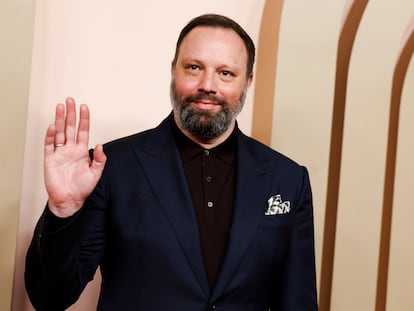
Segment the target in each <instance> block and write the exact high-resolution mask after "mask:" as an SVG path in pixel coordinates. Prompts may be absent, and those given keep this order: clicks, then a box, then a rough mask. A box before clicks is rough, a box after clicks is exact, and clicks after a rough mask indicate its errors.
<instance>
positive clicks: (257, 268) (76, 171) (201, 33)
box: [25, 15, 317, 311]
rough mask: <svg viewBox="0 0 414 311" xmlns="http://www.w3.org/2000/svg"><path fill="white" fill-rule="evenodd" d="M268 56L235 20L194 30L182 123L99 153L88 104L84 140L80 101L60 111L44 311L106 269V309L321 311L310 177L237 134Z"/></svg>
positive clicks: (48, 144) (32, 278)
mask: <svg viewBox="0 0 414 311" xmlns="http://www.w3.org/2000/svg"><path fill="white" fill-rule="evenodd" d="M254 55H255V48H254V44H253V42H252V40H251V39H250V37H249V36H248V35H247V33H246V32H245V31H244V30H243V29H242V28H241V27H240V26H239V25H238V24H237V23H236V22H234V21H233V20H231V19H228V18H226V17H224V16H220V15H202V16H199V17H197V18H195V19H193V20H191V21H190V22H189V23H188V24H187V25H186V26H185V27H184V29H183V30H182V32H181V34H180V36H179V38H178V41H177V47H176V52H175V57H174V60H173V62H172V66H171V75H172V79H171V101H172V107H173V112H172V113H171V115H170V116H168V117H167V118H166V119H165V120H164V121H163V122H162V123H161V124H160V125H159V126H158V127H157V128H155V129H151V130H148V131H145V132H142V133H138V134H135V135H132V136H129V137H125V138H122V139H119V140H116V141H113V142H110V143H107V144H106V145H105V146H102V145H98V146H96V148H95V149H94V151H93V152H92V154H90V155H89V153H88V131H89V112H88V108H87V106H86V105H82V106H81V107H80V120H79V125H78V131H76V113H75V111H76V109H75V103H74V101H73V99H70V98H69V99H67V100H66V107H64V106H63V105H62V104H59V105H57V107H56V116H55V122H54V124H52V125H50V126H49V128H48V130H47V133H46V138H45V147H44V148H45V157H44V166H45V168H44V173H45V184H46V189H47V192H48V195H49V199H48V204H47V207H46V209H45V211H44V213H43V215H42V216H41V218H40V220H39V222H38V224H37V226H36V229H35V234H34V237H33V240H32V243H31V245H30V247H29V250H28V254H27V263H26V273H25V280H26V287H27V291H28V293H29V296H30V299H31V301H32V303H33V305H34V306H35V308H37V309H38V310H64V309H65V308H67V307H68V306H70V305H71V304H72V303H74V302H75V301H76V300H77V299H78V297H79V295H80V294H81V292H82V290H83V289H84V287H85V286H86V284H87V282H88V281H90V280H91V279H92V277H93V275H94V273H95V271H96V269H97V267H98V266H99V267H100V269H101V274H102V285H101V293H100V298H99V305H98V310H123V311H127V310H151V311H157V310H180V311H181V310H185V311H205V310H223V311H236V310H237V311H243V310H245V311H267V310H269V309H270V310H273V311H274V310H284V311H299V310H306V311H311V310H317V302H316V285H315V283H316V282H315V262H314V242H313V241H314V238H313V214H312V213H313V212H312V196H311V190H310V185H309V178H308V174H307V171H306V169H305V168H304V167H301V166H299V165H297V164H296V163H295V162H293V161H291V160H290V159H288V158H286V157H284V156H283V155H281V154H279V153H277V152H276V151H273V150H271V149H270V148H268V147H266V146H264V145H262V144H260V143H259V142H257V141H255V140H253V139H251V138H249V137H247V136H245V135H244V134H242V133H241V132H240V130H239V129H238V128H237V123H236V117H237V115H238V113H239V112H240V111H241V110H242V107H243V103H244V100H245V96H246V92H247V89H248V88H249V87H250V85H251V83H252V79H253V73H252V72H253V63H254ZM91 159H92V160H91Z"/></svg>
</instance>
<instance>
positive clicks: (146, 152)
mask: <svg viewBox="0 0 414 311" xmlns="http://www.w3.org/2000/svg"><path fill="white" fill-rule="evenodd" d="M168 122H169V121H168V120H164V122H163V123H162V124H161V125H160V126H159V127H158V128H157V129H156V130H155V131H154V135H153V136H151V139H150V140H149V142H148V144H147V145H146V146H145V147H144V149H138V148H137V149H136V154H137V157H138V160H139V161H140V162H141V164H142V167H143V169H144V171H145V175H146V178H147V180H148V182H149V184H150V186H151V188H152V189H153V191H154V195H155V197H156V198H157V200H158V203H159V206H160V207H161V209H162V210H163V212H164V214H165V215H166V217H167V218H168V219H169V221H170V223H171V226H172V227H173V229H174V231H175V234H176V235H177V238H178V240H179V241H180V244H181V246H182V248H183V251H184V253H185V255H186V257H187V259H188V262H189V264H190V266H191V268H192V270H193V272H194V274H195V276H196V278H197V280H198V282H199V284H200V287H201V288H202V290H203V292H204V294H205V295H206V296H207V297H208V296H209V293H210V288H209V284H208V279H207V273H206V271H205V267H204V260H203V257H202V250H201V245H200V239H199V232H198V226H197V221H196V217H195V213H194V209H193V207H192V201H191V196H190V193H189V189H188V186H187V181H186V177H185V175H184V170H183V168H182V164H181V160H180V156H179V153H178V150H177V146H176V144H175V141H174V137H173V135H172V133H171V129H170V126H169V124H168Z"/></svg>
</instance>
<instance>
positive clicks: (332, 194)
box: [319, 0, 368, 311]
mask: <svg viewBox="0 0 414 311" xmlns="http://www.w3.org/2000/svg"><path fill="white" fill-rule="evenodd" d="M367 4H368V0H364V1H362V0H354V1H348V3H347V5H348V6H347V7H348V10H347V11H346V14H345V18H344V23H343V25H342V29H341V33H340V37H339V42H338V51H337V59H336V64H337V68H336V76H335V93H334V103H333V113H332V125H331V126H332V128H331V142H330V155H329V171H328V186H327V194H326V209H325V227H324V234H323V249H322V266H321V282H320V294H319V307H320V310H321V311H328V310H330V305H331V294H332V293H331V292H332V277H333V265H334V253H335V235H336V222H337V214H338V196H339V180H340V175H341V158H342V144H343V142H342V141H343V131H344V120H345V106H346V89H347V82H348V72H349V63H350V59H351V54H352V48H353V44H354V41H355V36H356V33H357V31H358V27H359V24H360V21H361V19H362V16H363V14H364V11H365V8H366V6H367Z"/></svg>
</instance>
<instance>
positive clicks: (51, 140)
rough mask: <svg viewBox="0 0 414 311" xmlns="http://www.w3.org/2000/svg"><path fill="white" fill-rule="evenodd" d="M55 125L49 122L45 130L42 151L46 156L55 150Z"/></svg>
mask: <svg viewBox="0 0 414 311" xmlns="http://www.w3.org/2000/svg"><path fill="white" fill-rule="evenodd" d="M55 137H56V125H55V124H51V125H49V127H48V128H47V130H46V136H45V146H44V153H45V156H48V155H50V154H52V153H53V151H54V150H55Z"/></svg>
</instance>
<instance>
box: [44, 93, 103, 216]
mask: <svg viewBox="0 0 414 311" xmlns="http://www.w3.org/2000/svg"><path fill="white" fill-rule="evenodd" d="M65 110H66V113H65ZM79 110H80V113H79V125H78V129H76V107H75V101H74V100H73V99H72V98H68V99H66V109H65V106H64V105H63V104H58V105H57V106H56V114H55V122H54V123H53V124H51V125H49V127H48V129H47V132H46V138H45V145H44V178H45V185H46V191H47V193H48V195H49V201H48V206H49V209H50V210H51V212H52V213H54V214H55V215H56V216H58V217H68V216H71V215H73V214H74V213H75V212H77V211H78V210H79V209H80V208H81V207H82V205H83V203H84V201H85V200H86V198H87V197H88V196H89V195H90V194H91V192H92V191H93V189H94V188H95V186H96V185H97V183H98V181H99V179H100V177H101V175H102V171H103V169H104V166H105V162H106V156H105V154H104V152H103V148H102V145H97V146H96V147H95V149H94V152H93V160H92V161H91V159H90V157H89V152H88V142H89V122H90V121H89V109H88V106H87V105H81V106H80V109H79Z"/></svg>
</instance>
